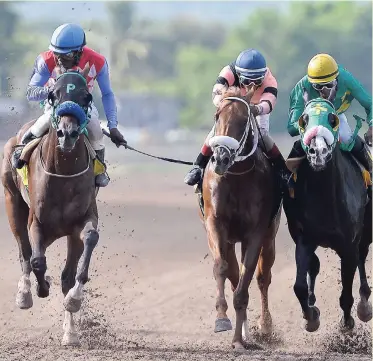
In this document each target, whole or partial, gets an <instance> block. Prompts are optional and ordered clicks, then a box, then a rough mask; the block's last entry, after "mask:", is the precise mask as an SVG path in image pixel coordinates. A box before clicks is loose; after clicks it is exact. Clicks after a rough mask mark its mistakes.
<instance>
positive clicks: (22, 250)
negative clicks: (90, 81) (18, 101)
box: [1, 72, 99, 345]
mask: <svg viewBox="0 0 373 361" xmlns="http://www.w3.org/2000/svg"><path fill="white" fill-rule="evenodd" d="M83 75H85V73H84V74H83ZM91 101H92V96H91V95H90V94H89V92H88V88H87V83H86V81H85V79H84V77H83V76H82V75H81V74H79V73H73V72H68V73H65V74H62V75H61V76H60V77H59V78H57V81H56V84H55V87H54V90H53V91H52V92H51V93H50V94H49V97H48V102H49V104H50V105H51V106H53V108H54V109H55V110H56V109H57V108H58V106H62V105H63V104H68V105H69V106H66V107H65V108H63V107H60V108H58V109H60V111H59V112H55V113H54V116H53V117H52V118H51V125H50V128H49V132H48V133H47V134H46V135H45V136H44V137H43V138H42V139H41V141H40V143H39V144H38V145H37V147H36V148H35V149H34V151H33V152H32V154H31V157H30V159H29V162H28V191H27V190H26V191H25V186H24V184H23V182H22V180H21V177H20V176H19V175H18V173H17V172H16V170H15V169H14V168H13V167H12V164H11V155H12V153H13V151H14V146H15V145H16V144H17V142H19V141H20V139H21V137H22V135H23V134H24V132H25V131H26V130H27V129H28V128H29V127H30V126H31V125H32V123H33V122H30V123H27V124H25V125H24V126H23V127H22V129H21V130H20V132H19V133H18V134H17V136H16V137H12V138H10V139H9V140H8V142H7V143H6V144H5V147H4V158H3V163H2V170H1V180H2V183H3V186H4V192H5V204H6V211H7V214H8V219H9V224H10V227H11V230H12V232H13V235H14V237H15V238H16V240H17V243H18V247H19V258H20V262H21V268H22V276H21V278H20V280H19V283H18V293H17V297H16V303H17V305H18V307H19V308H21V309H28V308H31V307H32V305H33V301H32V294H31V281H30V274H31V271H33V273H34V274H35V276H36V280H37V295H38V297H42V298H43V297H47V296H48V295H49V287H50V284H49V281H48V277H47V278H46V277H45V273H46V270H47V263H46V257H45V253H46V249H47V247H49V246H50V245H51V244H52V243H53V242H54V241H55V240H56V239H58V238H60V237H63V236H67V259H66V264H65V268H64V270H63V272H62V275H61V284H62V292H63V294H64V296H65V298H64V306H65V320H64V324H63V329H64V336H63V339H62V344H64V345H74V344H79V340H78V335H77V332H76V330H75V327H74V320H73V315H72V313H74V312H77V311H78V310H79V309H80V306H81V303H82V298H83V287H84V284H85V283H86V282H87V281H88V269H89V264H90V259H91V255H92V252H93V249H94V248H95V246H96V244H97V242H98V239H99V234H98V231H97V224H98V211H97V206H96V194H95V192H96V189H95V181H94V170H93V162H92V156H91V153H90V152H89V147H88V145H86V143H85V138H84V137H85V135H84V134H83V131H84V117H83V123H82V121H81V120H82V119H81V118H79V116H77V114H81V115H82V114H83V115H84V114H85V115H87V110H88V107H89V104H90V102H91ZM61 109H65V111H63V110H61ZM69 109H70V110H69ZM74 109H75V111H74ZM82 111H83V113H82ZM73 114H74V115H73ZM80 258H82V263H81V267H80V268H79V270H78V271H77V266H78V262H79V260H80Z"/></svg>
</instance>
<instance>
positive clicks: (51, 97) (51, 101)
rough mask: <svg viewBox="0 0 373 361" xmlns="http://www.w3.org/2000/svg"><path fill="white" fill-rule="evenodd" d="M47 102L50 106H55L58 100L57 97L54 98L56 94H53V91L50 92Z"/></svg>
mask: <svg viewBox="0 0 373 361" xmlns="http://www.w3.org/2000/svg"><path fill="white" fill-rule="evenodd" d="M47 100H48V103H49V104H50V105H52V106H53V105H54V102H55V100H56V97H55V96H54V93H53V91H50V92H49V93H48V98H47Z"/></svg>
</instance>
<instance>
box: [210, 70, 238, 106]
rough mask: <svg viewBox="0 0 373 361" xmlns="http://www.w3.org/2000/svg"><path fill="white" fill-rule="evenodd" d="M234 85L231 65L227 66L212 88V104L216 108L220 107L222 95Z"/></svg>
mask: <svg viewBox="0 0 373 361" xmlns="http://www.w3.org/2000/svg"><path fill="white" fill-rule="evenodd" d="M233 84H234V74H233V73H232V70H231V68H230V67H229V65H227V66H225V67H224V68H223V69H222V70H221V71H220V73H219V76H218V78H217V79H216V82H215V85H214V87H213V88H212V102H213V103H214V105H215V106H216V107H218V106H219V104H220V101H221V98H222V93H223V91H224V90H226V89H228V88H229V87H230V86H232V85H233Z"/></svg>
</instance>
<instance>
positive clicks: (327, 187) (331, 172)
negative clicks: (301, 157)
mask: <svg viewBox="0 0 373 361" xmlns="http://www.w3.org/2000/svg"><path fill="white" fill-rule="evenodd" d="M341 161H342V154H341V150H340V149H338V148H337V149H335V150H334V152H333V155H332V159H331V160H330V161H329V162H328V165H327V167H326V168H325V169H324V170H323V171H321V172H315V171H314V170H312V168H311V166H309V165H308V168H309V171H308V172H307V184H308V187H307V193H311V194H312V196H315V197H317V198H322V199H323V200H324V201H325V203H328V201H330V202H333V204H335V202H336V201H338V199H341V198H343V194H342V193H343V190H344V183H345V179H344V177H345V174H344V173H343V172H342V167H341Z"/></svg>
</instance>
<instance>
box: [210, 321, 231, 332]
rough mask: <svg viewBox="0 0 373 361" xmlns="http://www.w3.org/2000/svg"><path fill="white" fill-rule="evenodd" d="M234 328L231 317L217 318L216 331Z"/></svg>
mask: <svg viewBox="0 0 373 361" xmlns="http://www.w3.org/2000/svg"><path fill="white" fill-rule="evenodd" d="M231 329H232V323H231V321H230V319H229V318H217V319H216V320H215V330H214V332H215V333H216V332H223V331H230V330H231Z"/></svg>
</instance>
